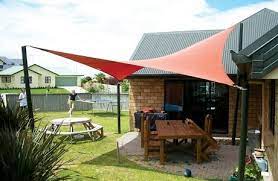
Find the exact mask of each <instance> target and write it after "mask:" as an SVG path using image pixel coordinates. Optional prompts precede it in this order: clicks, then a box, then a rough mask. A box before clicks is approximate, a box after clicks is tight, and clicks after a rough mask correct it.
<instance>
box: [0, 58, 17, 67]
mask: <svg viewBox="0 0 278 181" xmlns="http://www.w3.org/2000/svg"><path fill="white" fill-rule="evenodd" d="M0 60H2V61H3V62H4V63H6V64H8V65H22V59H9V58H7V57H1V56H0Z"/></svg>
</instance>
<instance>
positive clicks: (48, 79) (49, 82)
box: [44, 76, 51, 84]
mask: <svg viewBox="0 0 278 181" xmlns="http://www.w3.org/2000/svg"><path fill="white" fill-rule="evenodd" d="M44 82H45V83H46V84H51V76H45V77H44Z"/></svg>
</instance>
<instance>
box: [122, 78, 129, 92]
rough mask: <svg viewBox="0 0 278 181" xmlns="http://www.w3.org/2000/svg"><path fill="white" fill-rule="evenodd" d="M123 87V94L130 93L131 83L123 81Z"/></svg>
mask: <svg viewBox="0 0 278 181" xmlns="http://www.w3.org/2000/svg"><path fill="white" fill-rule="evenodd" d="M121 86H122V92H128V91H129V82H128V80H126V79H125V80H123V82H122V83H121Z"/></svg>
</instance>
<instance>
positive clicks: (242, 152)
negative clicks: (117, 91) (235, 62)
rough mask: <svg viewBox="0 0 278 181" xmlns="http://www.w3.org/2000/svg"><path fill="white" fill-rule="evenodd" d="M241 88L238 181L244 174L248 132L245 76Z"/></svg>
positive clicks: (241, 180)
mask: <svg viewBox="0 0 278 181" xmlns="http://www.w3.org/2000/svg"><path fill="white" fill-rule="evenodd" d="M242 83H243V87H245V88H246V89H241V125H240V148H239V166H238V168H239V180H240V181H244V173H245V157H246V146H247V130H248V97H249V93H248V91H249V90H248V89H249V86H248V82H247V75H246V74H245V75H244V77H243V82H242Z"/></svg>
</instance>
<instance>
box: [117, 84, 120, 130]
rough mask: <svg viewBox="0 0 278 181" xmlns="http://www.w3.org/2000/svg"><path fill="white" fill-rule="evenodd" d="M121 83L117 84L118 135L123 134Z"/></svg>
mask: <svg viewBox="0 0 278 181" xmlns="http://www.w3.org/2000/svg"><path fill="white" fill-rule="evenodd" d="M120 85H121V84H120V82H118V84H117V115H118V133H119V134H120V133H121V92H120Z"/></svg>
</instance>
